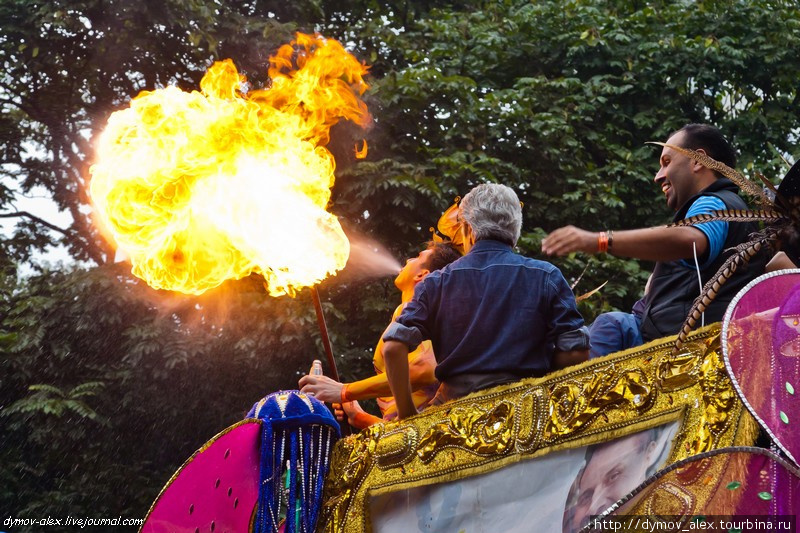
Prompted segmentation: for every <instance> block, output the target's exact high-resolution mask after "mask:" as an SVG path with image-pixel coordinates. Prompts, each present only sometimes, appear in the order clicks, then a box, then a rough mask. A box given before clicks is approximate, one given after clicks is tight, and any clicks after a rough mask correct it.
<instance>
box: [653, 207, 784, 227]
mask: <svg viewBox="0 0 800 533" xmlns="http://www.w3.org/2000/svg"><path fill="white" fill-rule="evenodd" d="M783 219H784V216H783V215H781V214H780V213H779V212H777V211H775V210H773V209H753V210H751V209H718V210H714V211H711V212H710V213H703V214H700V215H695V216H693V217H689V218H684V219H683V220H678V221H677V222H673V223H671V224H668V225H667V227H668V228H676V227H682V226H694V225H696V224H703V223H704V222H714V221H717V220H719V221H723V222H766V223H768V224H773V223H775V222H779V221H781V220H783Z"/></svg>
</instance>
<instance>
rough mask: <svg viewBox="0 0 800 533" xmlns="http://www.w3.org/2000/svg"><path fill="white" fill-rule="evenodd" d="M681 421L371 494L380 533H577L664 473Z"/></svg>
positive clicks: (374, 516)
mask: <svg viewBox="0 0 800 533" xmlns="http://www.w3.org/2000/svg"><path fill="white" fill-rule="evenodd" d="M678 426H679V422H677V421H676V422H672V423H670V424H666V425H664V426H660V427H657V428H653V429H649V430H646V431H642V432H639V433H634V434H631V435H628V436H626V437H622V438H620V439H615V440H612V441H609V442H604V443H600V444H595V445H592V446H586V447H582V448H575V449H571V450H563V451H559V452H555V453H551V454H547V455H545V456H543V457H538V458H536V459H531V460H527V461H522V462H519V463H515V464H512V465H509V466H506V467H503V468H501V469H499V470H497V471H494V472H490V473H488V474H482V475H479V476H474V477H469V478H465V479H462V480H458V481H454V482H449V483H441V484H436V485H429V486H425V487H416V488H413V489H408V490H401V491H396V492H391V493H385V494H381V495H377V496H373V497H372V498H371V499H370V516H371V517H372V526H373V530H374V531H376V532H377V533H408V532H414V531H419V532H425V533H428V532H431V531H462V530H463V531H464V532H465V533H472V532H483V531H507V532H510V533H514V532H519V533H528V532H530V531H531V527H532V526H533V525H535V526H536V531H537V532H543V533H562V532H563V533H574V532H576V531H578V530H580V529H581V528H582V527H583V526H585V525H586V524H587V523H588V522H589V520H590V517H592V516H595V515H598V514H600V513H602V512H603V511H605V510H606V509H608V508H609V507H610V506H611V505H613V504H614V503H615V502H616V501H618V500H619V499H620V498H622V497H624V496H626V495H627V494H628V493H629V492H631V491H632V490H633V489H635V488H636V487H638V486H639V485H640V484H641V483H642V482H643V481H645V479H646V478H647V477H649V476H650V475H652V474H654V473H655V472H656V471H657V470H659V469H660V468H661V467H662V466H663V465H664V464H665V463H666V460H667V457H668V456H669V453H670V451H671V449H672V442H673V439H674V436H675V433H676V432H677V429H678Z"/></svg>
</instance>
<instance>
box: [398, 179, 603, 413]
mask: <svg viewBox="0 0 800 533" xmlns="http://www.w3.org/2000/svg"><path fill="white" fill-rule="evenodd" d="M460 215H461V217H462V219H463V222H464V224H463V225H462V229H461V231H462V232H463V241H464V247H465V249H466V252H467V254H466V255H465V256H464V257H462V258H461V259H458V260H456V261H454V262H453V263H450V264H449V265H448V266H446V267H445V268H443V269H441V270H438V271H436V272H432V273H431V274H429V275H428V276H427V277H426V278H425V279H423V280H422V281H421V282H420V283H419V284H417V287H416V289H415V291H414V298H413V299H412V300H411V302H409V304H408V305H407V306H406V308H405V310H404V311H403V313H402V314H401V315H400V316H399V317H398V318H397V319H396V321H395V322H393V323H392V324H391V325H390V326H389V327H388V328H387V329H386V331H385V332H384V334H383V341H384V346H383V356H384V360H385V364H386V375H387V377H388V379H389V385H390V387H391V389H392V394H393V395H394V398H395V401H396V404H397V412H398V416H399V417H400V418H405V417H408V416H411V415H414V414H416V413H417V410H416V408H415V407H414V403H413V402H412V401H411V385H410V383H409V370H408V351H409V350H413V349H414V348H416V347H417V345H419V343H420V342H422V341H423V340H426V339H430V340H431V341H432V343H433V350H434V353H435V354H436V361H437V366H436V378H437V379H438V380H439V381H440V382H441V386H440V387H439V391H438V392H437V395H436V397H435V398H434V400H433V404H434V405H436V404H441V403H444V402H445V401H448V400H452V399H455V398H458V397H461V396H464V395H466V394H469V393H471V392H474V391H477V390H481V389H486V388H489V387H493V386H496V385H500V384H503V383H510V382H513V381H518V380H520V379H522V378H526V377H532V376H541V375H544V374H546V373H547V372H549V371H551V370H554V369H559V368H564V367H566V366H569V365H573V364H577V363H580V362H582V361H586V360H587V358H588V349H589V338H588V334H587V332H586V327H585V326H584V323H583V317H582V316H581V314H580V313H579V312H578V309H577V306H576V303H575V297H574V295H573V293H572V290H571V289H570V287H569V285H568V284H567V281H566V280H565V279H564V276H563V275H562V274H561V272H560V271H559V270H558V268H556V267H555V266H553V265H552V264H550V263H547V262H544V261H537V260H534V259H529V258H527V257H523V256H521V255H519V254H517V253H515V252H514V251H513V250H512V247H513V246H515V245H516V244H517V240H518V239H519V235H520V230H521V228H522V209H521V206H520V203H519V198H517V195H516V193H515V192H514V191H513V190H512V189H510V188H509V187H506V186H505V185H499V184H484V185H478V186H477V187H475V188H474V189H472V191H470V192H469V194H467V195H466V196H465V197H464V199H463V200H462V201H461V205H460Z"/></svg>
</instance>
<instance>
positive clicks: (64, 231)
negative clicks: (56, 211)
mask: <svg viewBox="0 0 800 533" xmlns="http://www.w3.org/2000/svg"><path fill="white" fill-rule="evenodd" d="M17 217H25V218H29V219H31V220H33V221H34V222H36V223H38V224H41V225H42V226H45V227H47V228H50V229H51V230H53V231H57V232H59V233H61V234H62V235H66V236H67V237H72V232H71V231H70V230H69V229H64V228H60V227H58V226H56V225H55V224H51V223H50V222H48V221H46V220H44V219H42V218H39V217H37V216H36V215H34V214H31V213H28V212H27V211H15V212H13V213H0V218H17Z"/></svg>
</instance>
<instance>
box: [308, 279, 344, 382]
mask: <svg viewBox="0 0 800 533" xmlns="http://www.w3.org/2000/svg"><path fill="white" fill-rule="evenodd" d="M311 299H312V300H314V310H315V311H316V312H317V325H319V332H320V334H321V335H322V345H323V346H324V347H325V355H326V356H327V357H328V368H329V369H330V377H332V378H333V379H334V380H336V381H339V372H338V371H337V370H336V360H335V359H334V358H333V350H332V349H331V339H330V337H329V336H328V326H326V325H325V315H323V314H322V303H321V302H320V300H319V293H318V292H317V288H316V287H311Z"/></svg>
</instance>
